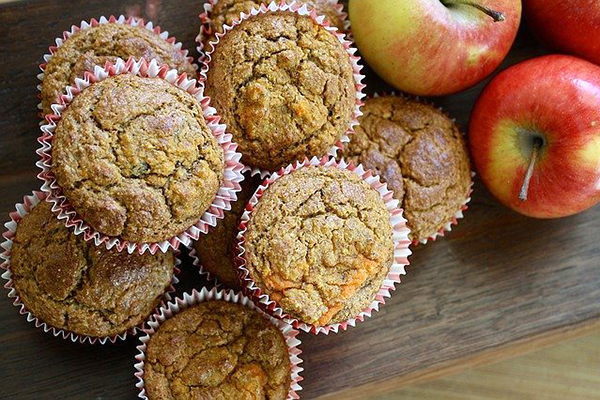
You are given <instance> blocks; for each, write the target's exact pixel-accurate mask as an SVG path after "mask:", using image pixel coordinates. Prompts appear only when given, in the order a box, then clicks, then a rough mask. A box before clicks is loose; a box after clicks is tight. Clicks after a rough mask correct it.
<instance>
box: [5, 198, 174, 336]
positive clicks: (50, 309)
mask: <svg viewBox="0 0 600 400" xmlns="http://www.w3.org/2000/svg"><path fill="white" fill-rule="evenodd" d="M174 266H175V261H174V257H173V253H172V252H169V253H157V254H155V255H151V254H149V253H146V254H144V255H139V254H137V253H136V254H126V253H117V252H114V251H110V250H107V249H106V248H104V247H99V246H94V244H93V243H91V242H86V241H85V240H83V238H81V237H80V236H76V235H74V234H73V233H72V232H70V231H69V230H68V229H67V228H66V227H65V226H64V224H63V223H62V222H60V221H59V220H58V219H57V218H56V216H54V215H53V214H52V211H51V204H50V203H47V202H41V203H39V204H38V205H37V206H35V207H34V208H33V210H32V211H31V212H30V213H29V214H27V215H26V216H25V217H23V219H22V220H21V221H20V222H19V225H18V228H17V232H16V235H15V237H14V240H13V246H12V249H11V254H10V269H11V271H12V279H13V282H14V287H15V290H16V291H17V294H18V295H19V298H20V299H21V301H22V302H23V304H25V307H27V309H28V310H29V311H30V312H31V313H32V314H33V315H35V316H36V317H38V318H39V319H41V320H42V321H44V322H46V323H48V324H50V325H52V326H54V327H56V328H60V329H64V330H67V331H71V332H74V333H77V334H81V335H89V336H93V337H104V336H112V335H117V334H120V333H123V332H126V331H127V330H129V329H130V328H133V327H135V326H137V325H139V324H140V323H141V322H143V321H144V320H145V319H146V318H147V317H148V315H150V313H152V311H153V310H154V309H155V308H156V307H157V306H158V304H159V303H160V300H161V298H162V297H163V295H164V292H165V290H167V288H168V287H169V285H170V284H171V280H172V279H173V268H174Z"/></svg>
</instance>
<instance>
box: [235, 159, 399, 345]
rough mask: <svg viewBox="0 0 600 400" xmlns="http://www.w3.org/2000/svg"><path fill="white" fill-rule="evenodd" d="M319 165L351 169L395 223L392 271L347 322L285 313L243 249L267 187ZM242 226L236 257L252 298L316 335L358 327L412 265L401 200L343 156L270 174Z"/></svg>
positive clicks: (240, 226) (260, 304) (304, 163)
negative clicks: (309, 320) (252, 271)
mask: <svg viewBox="0 0 600 400" xmlns="http://www.w3.org/2000/svg"><path fill="white" fill-rule="evenodd" d="M319 165H320V166H331V167H335V168H339V169H343V170H348V171H352V172H353V173H355V174H356V175H358V176H359V177H361V179H363V180H364V181H365V182H366V183H368V184H369V186H371V187H372V188H373V189H374V190H376V191H377V192H378V193H379V195H380V196H381V198H382V200H383V201H384V203H385V205H386V207H387V209H388V212H389V214H390V224H391V226H392V235H393V237H392V238H393V241H394V260H393V263H392V265H391V266H390V270H389V272H388V274H387V276H386V278H385V279H384V281H383V283H382V285H381V287H380V289H379V291H378V292H377V294H376V296H375V299H373V301H372V302H371V304H370V305H369V306H368V307H367V308H366V309H364V310H363V311H362V312H361V313H359V314H358V315H357V316H356V317H354V318H351V319H349V320H347V321H344V322H339V323H334V324H329V325H325V326H316V325H311V324H306V323H304V322H302V321H300V320H298V319H296V318H294V317H292V316H290V315H288V314H286V312H285V311H284V310H283V309H282V308H281V307H280V306H279V304H277V302H275V301H274V300H272V299H271V298H270V297H269V295H267V294H265V293H262V291H261V289H260V288H259V287H258V285H256V283H255V282H254V280H253V279H252V276H251V274H250V271H249V270H248V269H247V268H246V259H245V253H246V249H245V248H244V244H245V241H246V232H247V229H248V222H249V221H250V219H251V218H252V212H253V210H254V207H255V206H256V204H257V203H258V202H259V201H260V199H261V197H262V195H263V193H264V192H265V191H266V190H267V189H268V187H269V186H270V185H272V184H273V182H275V181H276V180H277V179H279V178H281V177H282V176H284V175H289V174H291V173H292V172H294V171H296V170H298V169H300V168H304V167H308V166H319ZM239 229H240V231H239V232H238V235H237V244H236V259H235V260H236V265H237V267H238V272H239V276H240V279H241V281H242V285H243V287H244V291H245V292H246V293H247V294H248V295H249V296H250V297H251V298H252V300H253V301H254V302H255V304H257V305H258V306H259V307H260V308H261V309H262V310H264V311H266V312H267V313H269V314H270V315H272V316H274V317H276V318H279V319H281V320H283V321H284V322H286V323H288V324H291V325H292V326H293V327H294V328H297V329H301V330H303V331H305V332H308V333H313V334H319V333H324V334H329V333H330V332H335V333H337V332H338V331H340V330H346V329H347V328H348V326H355V325H356V323H357V322H358V321H363V320H364V319H365V318H366V317H370V316H371V314H372V313H373V312H374V311H378V310H379V307H380V306H381V305H382V304H385V298H386V297H390V296H391V293H390V292H391V291H393V290H395V285H396V284H397V283H400V275H405V274H406V271H405V267H406V266H407V265H408V264H409V262H408V256H409V255H410V254H411V252H410V250H409V245H410V240H409V239H408V234H409V229H408V228H407V226H406V220H405V219H404V217H403V216H402V210H401V209H400V208H398V200H396V199H394V197H393V194H392V192H391V191H390V190H388V189H387V185H385V184H383V183H381V181H380V180H379V177H378V176H376V175H373V174H372V173H371V171H368V170H365V169H364V168H363V167H362V166H361V165H358V166H356V165H354V164H353V163H350V164H348V163H346V162H345V161H344V160H343V159H342V160H341V161H336V160H334V159H330V158H327V157H323V158H321V159H319V158H316V157H313V158H312V159H311V160H308V159H305V160H304V161H302V162H296V163H294V164H290V165H288V166H287V167H286V168H282V169H281V170H279V172H277V173H274V174H273V175H271V176H270V177H269V178H267V179H266V180H265V182H263V184H262V185H260V186H259V188H258V189H257V190H256V192H255V193H254V196H252V198H251V199H250V201H249V202H248V205H247V206H246V211H245V212H244V214H242V217H241V219H240V224H239Z"/></svg>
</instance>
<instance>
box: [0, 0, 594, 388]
mask: <svg viewBox="0 0 600 400" xmlns="http://www.w3.org/2000/svg"><path fill="white" fill-rule="evenodd" d="M200 3H201V2H200V1H198V0H181V1H177V2H175V1H160V0H147V1H136V0H125V1H117V0H108V1H102V2H93V3H92V2H87V1H81V0H76V1H69V2H59V1H18V2H12V3H7V4H1V5H0V26H2V29H3V33H2V35H0V60H2V61H1V63H0V98H1V99H2V100H3V101H2V102H1V103H0V115H2V117H1V118H0V135H1V136H0V137H1V146H0V212H1V213H2V215H4V217H2V218H0V219H2V220H3V221H6V220H7V213H8V212H9V211H10V210H11V209H12V206H13V204H14V203H15V202H17V201H19V200H20V199H21V198H22V196H23V195H24V194H27V193H29V192H30V191H31V190H32V189H35V188H37V187H39V182H38V181H37V180H36V178H35V175H36V174H37V172H38V171H37V169H36V167H35V166H34V163H35V161H36V160H37V156H36V154H35V152H34V151H35V149H36V148H37V142H36V136H37V134H38V126H37V123H38V119H37V117H36V113H37V110H36V104H37V102H38V99H37V97H36V96H37V92H36V88H35V86H36V84H37V79H36V74H37V72H38V70H37V65H38V63H39V62H40V61H41V56H42V54H44V53H45V51H46V49H47V47H48V45H49V44H51V43H50V42H51V40H53V38H55V37H56V36H57V35H59V34H60V33H61V32H62V30H64V29H66V28H68V27H69V26H70V25H71V24H72V23H78V22H79V21H80V20H82V19H89V18H90V17H94V16H100V15H103V14H104V15H108V14H111V13H114V14H120V13H135V14H137V15H141V16H144V17H151V18H152V19H153V20H154V21H155V22H157V23H158V24H160V25H161V26H163V28H165V29H167V30H168V31H169V32H171V33H172V34H174V35H175V36H176V37H177V38H178V39H179V40H181V41H183V43H184V45H185V46H187V47H188V48H190V49H192V48H193V38H194V37H195V35H196V32H197V29H198V24H197V14H198V12H199V9H200ZM148 13H150V14H152V15H148ZM193 53H194V54H195V52H194V51H193ZM542 53H543V49H541V48H540V46H539V45H537V44H536V42H535V41H534V40H533V39H532V38H531V36H530V35H529V34H528V32H527V31H526V29H522V31H521V32H520V34H519V38H518V41H517V43H516V44H515V46H514V48H513V50H512V51H511V54H510V55H509V57H508V59H507V60H506V62H505V63H504V64H503V67H506V66H508V65H511V64H513V63H515V62H518V61H520V60H523V59H525V58H528V57H531V56H535V55H539V54H542ZM367 83H368V84H369V92H370V93H372V92H373V91H375V90H378V91H381V90H385V89H386V86H385V85H383V84H382V83H381V82H380V81H379V80H378V78H377V77H376V76H375V75H374V74H372V73H370V72H368V79H367ZM482 87H483V83H482V84H480V85H478V86H476V87H475V88H472V89H470V90H467V91H465V92H463V93H461V94H458V95H454V96H449V97H446V98H442V99H434V101H435V102H436V103H437V104H439V105H440V106H443V107H444V109H445V110H446V111H448V112H449V113H450V114H451V115H453V116H454V117H456V119H457V121H458V122H459V124H461V125H462V126H463V127H464V126H466V124H467V121H468V117H469V113H470V110H471V108H472V106H473V103H474V101H475V99H476V97H477V96H478V94H479V93H480V91H481V89H482ZM599 228H600V208H599V207H596V208H594V209H592V210H590V211H588V212H586V213H583V214H581V215H578V216H575V217H571V218H567V219H563V220H557V221H537V220H532V219H528V218H525V217H522V216H519V215H517V214H515V213H513V212H511V211H509V210H507V209H506V208H504V207H502V206H501V205H500V204H498V202H496V201H495V200H494V199H493V198H492V197H491V196H490V195H489V193H488V192H487V191H486V189H485V188H483V187H482V186H481V185H480V184H477V185H476V188H475V195H474V200H473V203H472V205H471V209H470V210H468V211H467V214H466V219H465V220H463V221H462V222H461V223H460V224H459V226H458V227H456V228H455V230H454V231H453V232H452V233H451V234H450V235H449V237H447V238H443V239H441V240H439V241H438V242H436V243H432V244H430V245H428V246H420V247H418V248H417V249H416V251H415V254H414V256H413V257H412V258H411V263H412V265H411V266H410V267H409V269H408V275H407V276H406V277H405V279H404V281H403V283H402V284H401V285H400V286H399V287H398V289H397V290H396V293H394V295H393V296H392V298H391V299H390V300H389V301H388V304H386V305H385V306H384V307H382V309H381V311H380V312H379V313H376V314H374V317H373V318H371V319H370V320H367V321H366V322H365V323H362V324H359V326H358V327H357V328H351V329H350V330H349V331H347V332H345V333H342V334H338V335H331V336H318V337H314V336H309V335H305V334H303V335H301V339H302V340H303V345H302V348H303V350H304V354H303V358H304V360H305V362H304V367H305V372H304V373H303V375H304V377H305V380H304V382H303V386H304V390H303V391H302V392H301V394H302V396H303V397H304V398H314V397H317V396H319V395H324V394H333V395H335V394H336V393H338V394H339V395H341V394H342V393H343V394H344V395H347V394H348V393H349V392H348V391H347V390H348V389H352V388H355V387H363V388H369V390H376V388H377V386H378V385H386V384H388V385H392V384H393V385H396V384H401V383H403V382H406V381H408V380H413V379H417V378H418V377H423V376H434V375H436V374H438V373H442V372H444V371H449V370H454V369H456V368H459V367H461V366H466V365H471V364H472V363H473V362H474V360H478V361H477V362H482V361H485V360H489V359H492V358H496V357H502V356H503V355H511V354H514V353H515V351H516V349H517V348H519V349H520V348H524V347H527V348H531V347H534V346H536V345H541V344H548V343H550V342H553V341H557V340H560V338H562V337H566V336H570V335H572V334H573V333H574V332H575V333H576V332H583V331H585V330H586V329H591V328H593V327H597V326H599V325H598V324H599V321H600V250H599V249H598V246H597V237H598V236H597V235H598V232H599ZM183 278H184V279H183V283H182V284H181V285H180V287H179V290H178V291H179V292H180V293H181V292H182V291H184V290H189V289H191V288H193V287H200V286H202V285H203V284H204V283H203V282H202V281H201V280H200V279H199V278H197V276H196V274H195V271H193V269H192V268H191V266H189V265H186V266H184V273H183ZM0 319H1V321H2V324H0V348H1V349H2V357H1V359H0V380H1V381H2V382H3V384H4V390H3V397H7V398H82V397H84V398H98V399H101V398H111V399H120V398H123V399H125V398H132V397H133V396H135V394H136V392H137V390H136V389H135V387H134V383H135V380H134V378H133V355H134V354H135V352H136V351H135V345H136V343H137V341H136V340H135V339H133V338H130V339H129V340H127V341H126V342H124V343H120V344H116V345H106V346H98V345H95V346H90V345H80V344H73V343H68V342H65V341H63V340H61V339H57V338H54V337H51V336H50V335H48V334H44V333H43V332H41V331H40V330H37V329H34V328H33V327H32V326H31V324H29V323H27V322H26V321H25V319H24V318H23V317H22V316H20V315H18V313H17V311H16V309H15V308H14V307H13V306H12V305H11V303H10V302H9V301H8V300H6V299H5V300H2V301H0ZM361 393H367V392H361Z"/></svg>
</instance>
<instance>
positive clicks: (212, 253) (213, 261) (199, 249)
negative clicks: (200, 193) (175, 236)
mask: <svg viewBox="0 0 600 400" xmlns="http://www.w3.org/2000/svg"><path fill="white" fill-rule="evenodd" d="M261 182H262V179H260V177H259V176H248V174H247V175H246V177H245V179H244V180H243V181H242V182H241V183H240V185H241V186H242V191H241V192H239V193H238V194H237V197H238V200H237V201H236V202H235V203H232V204H231V210H229V211H224V213H225V217H224V218H223V221H219V223H218V224H217V226H215V227H213V228H211V229H210V231H209V232H208V233H207V234H206V235H200V237H199V238H198V241H196V243H195V245H194V247H195V248H196V257H198V260H199V261H200V264H201V265H202V268H204V269H205V270H206V271H208V272H210V273H211V274H213V275H214V276H215V277H216V278H217V279H218V280H219V281H220V282H222V283H223V284H225V285H226V286H227V287H229V288H232V289H236V290H239V289H240V283H239V280H238V275H237V268H236V267H235V265H234V263H233V255H234V254H233V250H234V245H235V237H236V235H237V232H238V229H237V227H238V222H239V219H240V216H241V215H242V214H243V213H244V210H245V208H246V204H247V203H248V201H249V200H250V198H251V197H252V195H253V194H254V192H255V191H256V189H257V188H258V186H259V185H260V184H261Z"/></svg>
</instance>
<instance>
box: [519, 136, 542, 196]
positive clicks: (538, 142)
mask: <svg viewBox="0 0 600 400" xmlns="http://www.w3.org/2000/svg"><path fill="white" fill-rule="evenodd" d="M543 144H544V141H543V140H542V139H541V138H539V137H538V138H535V139H534V140H533V149H532V150H531V156H530V158H529V167H527V173H526V174H525V179H524V180H523V185H522V186H521V192H520V193H519V200H521V201H527V193H528V192H529V183H530V182H531V177H532V176H533V170H534V169H535V164H536V163H537V160H538V157H539V156H540V150H541V149H542V146H543Z"/></svg>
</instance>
